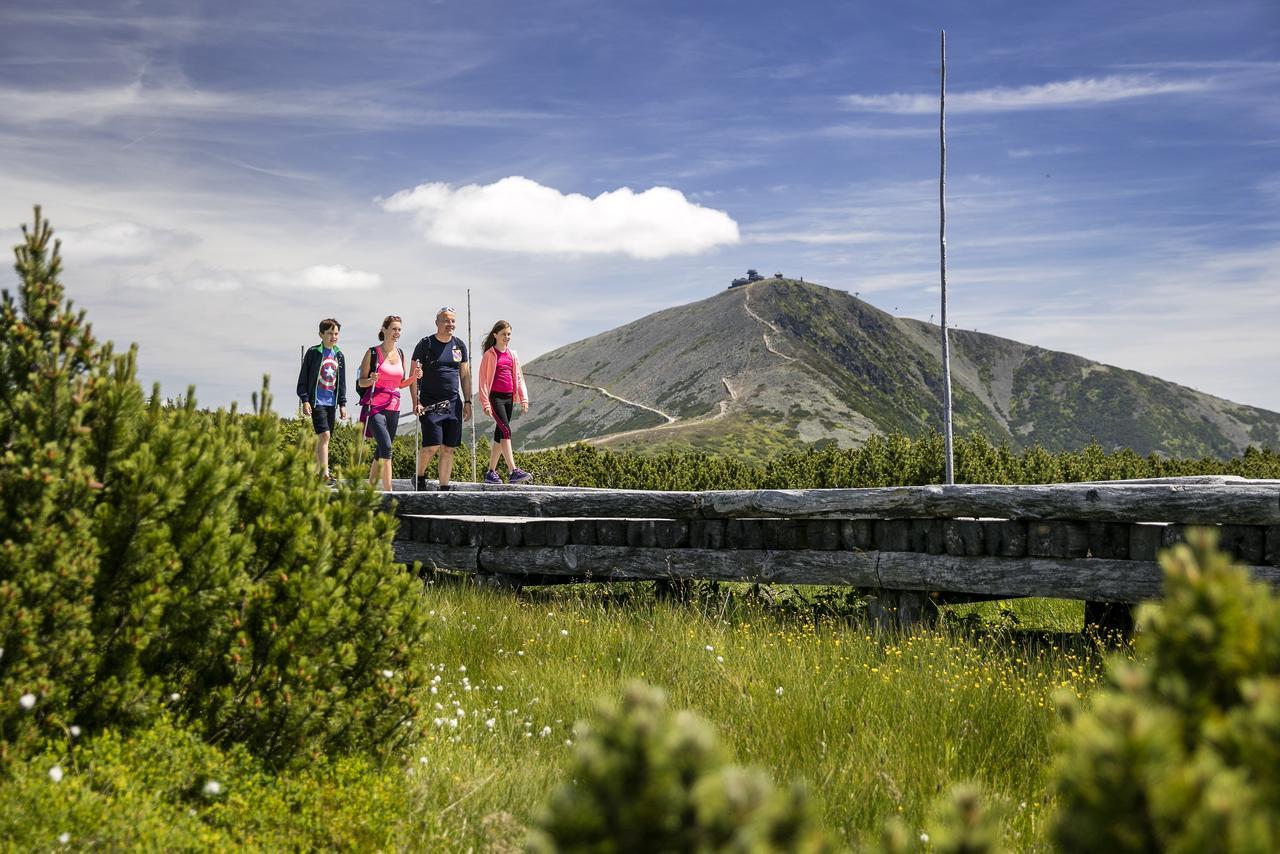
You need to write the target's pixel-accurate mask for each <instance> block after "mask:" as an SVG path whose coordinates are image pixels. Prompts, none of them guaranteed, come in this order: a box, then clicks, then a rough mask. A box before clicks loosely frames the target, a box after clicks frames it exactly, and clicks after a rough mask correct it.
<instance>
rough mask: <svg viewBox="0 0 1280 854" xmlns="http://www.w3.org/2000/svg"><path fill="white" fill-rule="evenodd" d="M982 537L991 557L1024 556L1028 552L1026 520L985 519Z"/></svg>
mask: <svg viewBox="0 0 1280 854" xmlns="http://www.w3.org/2000/svg"><path fill="white" fill-rule="evenodd" d="M981 524H982V538H983V540H985V541H986V546H987V550H986V553H987V554H988V555H990V556H991V557H1023V556H1024V555H1026V553H1027V523H1026V522H996V521H983V522H982V523H981Z"/></svg>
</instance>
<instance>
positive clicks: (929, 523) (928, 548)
mask: <svg viewBox="0 0 1280 854" xmlns="http://www.w3.org/2000/svg"><path fill="white" fill-rule="evenodd" d="M908 536H909V538H910V543H911V549H910V550H911V551H913V552H924V553H926V554H931V555H940V554H942V553H943V552H945V551H946V550H947V544H946V533H945V528H944V526H943V520H942V519H912V520H911V529H910V533H909V534H908Z"/></svg>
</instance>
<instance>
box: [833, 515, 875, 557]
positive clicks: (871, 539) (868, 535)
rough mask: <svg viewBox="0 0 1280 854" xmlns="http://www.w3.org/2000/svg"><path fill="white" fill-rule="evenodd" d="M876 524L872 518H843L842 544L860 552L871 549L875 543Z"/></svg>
mask: <svg viewBox="0 0 1280 854" xmlns="http://www.w3.org/2000/svg"><path fill="white" fill-rule="evenodd" d="M874 525H875V523H874V522H873V521H872V520H870V519H841V520H840V546H841V547H842V548H846V549H853V550H857V551H860V552H865V551H870V550H871V548H872V546H873V545H874V543H875V527H874Z"/></svg>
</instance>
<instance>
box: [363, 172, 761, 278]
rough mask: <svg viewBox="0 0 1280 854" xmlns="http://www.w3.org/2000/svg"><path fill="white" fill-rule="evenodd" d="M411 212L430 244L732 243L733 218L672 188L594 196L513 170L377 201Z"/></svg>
mask: <svg viewBox="0 0 1280 854" xmlns="http://www.w3.org/2000/svg"><path fill="white" fill-rule="evenodd" d="M380 201H381V204H382V207H383V209H384V210H386V211H389V212H392V213H407V214H411V215H413V217H414V220H415V221H416V223H417V225H418V226H419V228H420V229H421V231H422V233H423V235H424V236H425V237H426V238H427V240H429V241H430V242H432V243H436V244H439V245H442V246H453V247H460V248H466V249H500V250H507V251H513V252H528V253H534V254H579V253H581V254H599V253H622V254H626V255H630V256H632V257H633V258H643V259H655V258H665V257H668V256H672V255H693V254H697V253H699V252H704V251H706V250H708V249H712V248H714V247H716V246H720V245H724V244H732V243H737V242H738V240H739V235H738V224H737V223H736V222H734V221H733V219H731V218H730V217H729V215H728V214H726V213H724V212H723V211H718V210H714V209H711V208H705V207H702V206H701V205H697V204H694V203H692V202H690V201H689V200H688V199H686V198H685V196H684V194H683V193H681V192H679V191H678V190H673V189H671V188H670V187H653V188H650V189H648V190H645V191H644V192H641V193H635V192H633V191H632V190H631V189H629V188H627V187H622V188H620V189H618V190H613V191H611V192H605V193H601V194H600V195H598V196H596V197H595V198H594V199H593V198H589V197H587V196H583V195H580V194H577V193H570V194H564V193H561V192H560V191H559V190H556V189H553V188H551V187H544V186H542V185H541V184H538V183H537V182H535V181H531V180H529V179H528V178H523V177H519V176H512V177H508V178H503V179H502V180H501V181H498V182H496V183H493V184H488V185H485V186H480V185H477V184H468V185H467V186H464V187H459V188H457V189H454V188H453V187H451V186H450V185H448V184H443V183H430V184H420V185H419V186H417V187H414V188H413V189H411V190H401V191H400V192H398V193H396V194H395V195H393V196H391V197H390V198H389V199H385V200H380Z"/></svg>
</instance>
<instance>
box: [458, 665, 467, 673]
mask: <svg viewBox="0 0 1280 854" xmlns="http://www.w3.org/2000/svg"><path fill="white" fill-rule="evenodd" d="M458 672H459V673H466V672H467V665H465V664H461V665H458Z"/></svg>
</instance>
